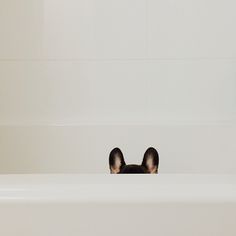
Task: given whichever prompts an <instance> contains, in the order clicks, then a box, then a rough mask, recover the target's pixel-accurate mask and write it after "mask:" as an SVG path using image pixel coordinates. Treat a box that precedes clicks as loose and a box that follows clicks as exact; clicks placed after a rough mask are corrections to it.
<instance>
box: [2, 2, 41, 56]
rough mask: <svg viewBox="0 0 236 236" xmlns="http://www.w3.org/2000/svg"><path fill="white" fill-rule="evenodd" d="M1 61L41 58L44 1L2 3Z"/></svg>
mask: <svg viewBox="0 0 236 236" xmlns="http://www.w3.org/2000/svg"><path fill="white" fill-rule="evenodd" d="M0 29H1V31H0V59H29V58H39V57H40V56H41V53H42V49H43V44H42V43H43V40H42V39H43V1H38V0H21V1H18V0H1V1H0Z"/></svg>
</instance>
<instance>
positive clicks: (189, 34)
mask: <svg viewBox="0 0 236 236" xmlns="http://www.w3.org/2000/svg"><path fill="white" fill-rule="evenodd" d="M235 8H236V2H235V1H233V0H226V1H213V0H198V1H196V0H179V1H173V0H148V55H149V57H152V58H219V57H234V58H235V57H236V44H235V42H236V27H235V21H236V14H235Z"/></svg>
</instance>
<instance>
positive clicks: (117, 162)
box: [109, 147, 159, 174]
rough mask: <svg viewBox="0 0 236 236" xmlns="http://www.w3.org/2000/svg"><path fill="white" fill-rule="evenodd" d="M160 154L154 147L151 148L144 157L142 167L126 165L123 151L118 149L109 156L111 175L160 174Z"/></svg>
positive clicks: (113, 150)
mask: <svg viewBox="0 0 236 236" xmlns="http://www.w3.org/2000/svg"><path fill="white" fill-rule="evenodd" d="M158 167H159V154H158V152H157V150H156V149H155V148H153V147H149V148H148V149H147V150H146V152H145V153H144V156H143V161H142V163H141V165H136V164H130V165H127V164H126V163H125V159H124V155H123V153H122V151H121V150H120V149H119V148H118V147H116V148H114V149H112V151H111V152H110V155H109V168H110V173H111V174H158Z"/></svg>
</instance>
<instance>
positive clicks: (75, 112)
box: [0, 62, 147, 124]
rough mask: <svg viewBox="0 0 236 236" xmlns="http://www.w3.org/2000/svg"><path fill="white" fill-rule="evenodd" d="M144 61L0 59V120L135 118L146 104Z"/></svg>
mask: <svg viewBox="0 0 236 236" xmlns="http://www.w3.org/2000/svg"><path fill="white" fill-rule="evenodd" d="M144 65H145V64H143V63H129V62H127V63H122V62H116V63H113V62H98V63H96V62H88V63H86V62H84V63H82V62H81V63H80V62H1V63H0V68H1V69H0V94H1V99H0V113H1V117H0V123H8V124H15V123H16V124H17V123H18V124H19V123H23V124H27V123H40V124H41V123H43V124H45V123H81V122H84V123H87V122H92V123H97V122H122V121H123V122H125V121H129V122H135V121H137V120H140V119H142V118H143V117H142V116H143V114H144V115H145V109H146V107H147V99H146V97H145V95H144V94H145V92H146V88H147V83H146V80H145V79H143V78H144V77H145V72H146V71H145V66H144Z"/></svg>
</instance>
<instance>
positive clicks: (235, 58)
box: [0, 0, 236, 173]
mask: <svg viewBox="0 0 236 236" xmlns="http://www.w3.org/2000/svg"><path fill="white" fill-rule="evenodd" d="M235 8H236V2H235V1H233V0H224V1H221V0H214V1H213V0H178V1H172V0H21V1H18V0H0V173H34V172H39V173H41V172H47V173H48V172H54V173H55V172H66V173H69V172H78V173H107V172H108V166H107V157H108V154H109V151H110V150H111V149H112V148H113V147H115V146H119V147H121V149H122V150H123V152H124V154H125V156H126V160H127V162H128V163H139V162H141V159H142V155H143V153H144V151H145V149H146V148H147V147H148V146H150V145H151V146H155V147H156V148H157V149H158V151H159V153H160V173H236V159H235V156H236V149H235V143H236V141H235V140H236V44H235V42H236V27H235V22H236V14H235Z"/></svg>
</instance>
